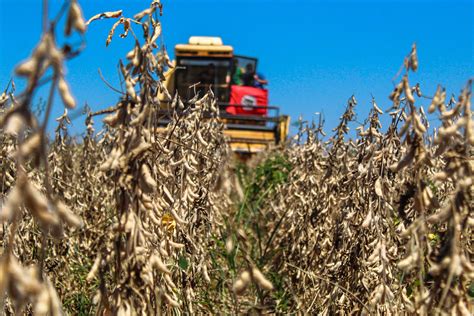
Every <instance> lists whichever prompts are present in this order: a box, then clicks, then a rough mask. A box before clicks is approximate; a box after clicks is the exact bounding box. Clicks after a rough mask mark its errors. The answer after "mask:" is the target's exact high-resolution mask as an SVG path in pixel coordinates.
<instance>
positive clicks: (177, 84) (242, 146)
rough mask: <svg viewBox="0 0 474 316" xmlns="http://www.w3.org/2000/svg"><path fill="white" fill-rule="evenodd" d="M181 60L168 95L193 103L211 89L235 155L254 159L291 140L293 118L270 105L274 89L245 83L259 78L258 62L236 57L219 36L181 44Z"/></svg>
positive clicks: (178, 50)
mask: <svg viewBox="0 0 474 316" xmlns="http://www.w3.org/2000/svg"><path fill="white" fill-rule="evenodd" d="M175 58H176V60H175V66H176V67H175V69H173V71H172V72H170V76H168V77H167V78H166V85H167V88H168V91H177V92H178V95H179V96H180V97H181V98H182V99H184V100H190V99H191V98H193V97H194V96H195V93H202V94H203V93H205V92H206V91H208V90H209V89H211V90H212V91H213V93H214V95H215V96H216V98H217V101H218V105H219V109H220V117H221V118H222V120H223V122H224V124H225V130H224V133H225V135H226V136H227V138H228V139H229V145H230V147H231V149H232V150H233V151H234V152H235V153H238V154H240V155H241V156H244V157H245V156H250V155H252V154H254V153H257V152H260V151H264V150H267V149H268V148H269V147H271V146H274V145H277V144H279V143H280V142H282V141H284V140H285V139H286V137H287V135H288V129H289V120H290V118H289V117H288V116H285V115H280V110H279V108H278V107H276V106H271V105H269V104H268V90H266V89H264V88H262V87H255V86H253V85H249V84H248V83H246V82H245V80H243V79H245V76H247V78H248V77H249V75H252V77H253V74H256V71H257V66H258V60H257V59H256V58H251V57H245V56H238V55H235V54H234V49H233V47H232V46H229V45H224V44H223V43H222V40H221V38H219V37H195V36H193V37H191V38H190V39H189V43H188V44H178V45H176V47H175ZM244 84H247V85H244Z"/></svg>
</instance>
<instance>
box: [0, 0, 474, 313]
mask: <svg viewBox="0 0 474 316" xmlns="http://www.w3.org/2000/svg"><path fill="white" fill-rule="evenodd" d="M161 9H162V7H161V4H160V2H159V1H157V0H155V1H153V3H152V4H151V6H150V7H149V8H147V9H146V10H144V11H143V12H140V13H138V14H137V15H135V16H134V17H133V18H128V17H124V16H123V15H122V12H121V11H117V12H107V13H103V14H100V15H97V16H95V17H93V18H92V19H91V20H89V22H87V23H86V22H85V20H84V18H83V16H82V13H81V9H80V7H79V4H78V3H77V1H74V0H72V1H70V2H66V4H65V7H64V10H63V11H62V13H61V14H59V15H58V17H57V19H59V18H62V15H64V18H65V19H66V29H65V30H59V29H57V27H56V25H57V22H58V21H57V20H53V21H50V23H45V29H44V34H43V36H42V39H41V41H40V43H38V45H37V47H36V48H35V49H34V50H33V52H32V54H31V57H30V58H29V59H28V60H27V61H25V62H24V63H22V64H21V65H19V66H18V67H17V68H16V74H17V75H18V76H21V77H23V78H25V79H26V81H27V85H26V89H25V91H22V92H20V93H16V91H15V89H14V86H12V85H9V86H8V87H7V88H6V90H5V92H4V93H3V94H2V95H1V98H0V114H1V118H0V127H1V128H2V129H1V134H0V157H1V159H0V170H1V172H0V190H1V191H0V197H1V199H2V201H3V202H2V207H1V213H0V219H1V221H2V222H3V225H2V228H1V235H2V239H1V241H0V242H1V245H2V247H3V251H2V256H1V259H0V291H1V292H0V300H1V301H2V302H3V306H4V308H3V311H4V313H6V314H20V313H34V314H35V315H50V314H51V315H61V314H63V313H68V314H71V315H89V314H97V315H115V314H117V315H138V314H140V315H155V314H181V313H184V314H241V313H251V314H252V313H254V314H258V313H291V314H338V313H340V314H351V313H356V314H414V313H417V314H421V315H427V314H453V315H457V314H462V315H471V314H472V313H473V312H474V307H473V305H474V303H473V296H474V283H473V277H474V265H473V264H474V263H473V259H474V257H473V256H474V254H473V251H474V249H473V236H474V235H473V234H472V231H473V227H474V214H473V199H472V196H473V193H474V192H473V185H472V181H473V178H474V174H473V167H474V165H473V157H472V152H473V151H472V146H473V145H474V126H473V124H474V123H473V120H472V114H471V98H472V96H471V89H472V82H471V81H469V82H468V83H467V85H466V87H465V88H464V89H463V90H462V92H461V93H460V95H459V97H458V98H457V99H455V98H454V97H453V98H451V100H448V99H446V92H445V90H444V89H443V88H442V87H439V89H438V91H437V92H436V94H435V95H434V96H433V97H427V96H424V95H422V94H421V91H420V86H419V85H416V86H411V85H410V83H409V77H408V76H409V73H410V72H411V71H416V70H417V65H418V61H417V59H416V47H415V46H414V47H413V49H412V51H411V53H410V54H409V55H408V56H407V58H406V59H405V62H404V71H403V72H404V74H403V76H402V78H401V80H400V83H399V84H397V85H396V87H395V89H394V91H393V92H392V93H391V94H390V99H391V101H392V102H393V104H392V107H391V109H389V110H388V111H387V113H388V114H387V115H390V117H391V119H392V120H391V124H390V126H388V127H387V128H386V129H385V131H382V126H381V124H380V121H379V117H380V116H381V115H383V114H384V111H382V110H381V109H380V108H379V107H378V106H377V105H376V103H375V100H374V101H373V109H372V110H371V112H370V115H369V117H368V118H367V120H366V122H365V124H364V125H363V126H360V128H358V131H357V137H356V138H355V139H351V140H348V136H347V133H348V132H349V124H350V123H351V122H353V120H354V115H355V107H356V103H357V102H356V100H355V98H354V97H352V98H350V99H349V101H348V105H347V108H346V111H345V112H344V114H343V115H342V117H341V119H340V123H339V125H338V126H337V127H336V128H335V129H334V130H333V135H332V136H331V137H329V138H328V137H325V134H324V131H323V126H322V124H321V122H320V123H319V124H315V123H310V124H308V123H304V122H302V121H300V122H299V132H298V134H297V135H296V136H295V137H294V138H293V139H292V141H291V142H289V143H288V144H286V145H285V146H284V147H282V148H277V149H274V150H272V151H271V152H268V153H266V154H265V156H263V157H258V161H254V166H253V167H252V166H250V165H247V166H243V165H240V164H238V163H235V162H233V161H232V159H231V154H230V153H229V151H228V148H227V146H226V144H225V139H224V136H223V133H222V129H223V126H222V124H221V123H220V121H219V119H218V109H217V107H216V101H215V99H214V98H213V95H212V93H211V92H209V93H208V94H207V95H205V96H204V97H203V98H199V99H198V98H195V99H193V100H191V101H189V102H186V104H183V101H182V100H180V99H179V98H178V97H177V96H171V95H170V94H169V92H168V91H166V89H165V88H164V87H163V86H162V84H161V81H162V79H163V76H164V72H165V71H166V70H167V69H168V67H169V66H170V65H169V59H168V57H167V54H166V51H165V50H164V49H162V48H161V47H159V46H158V45H157V44H156V41H157V39H158V38H159V36H160V32H161V26H160V23H159V21H158V17H159V15H160V14H161ZM101 18H113V19H116V21H117V23H116V24H115V25H114V27H113V30H112V31H111V32H110V34H109V36H108V38H107V44H109V43H110V41H111V40H112V38H113V36H114V30H115V29H116V28H117V26H119V25H120V24H121V25H122V26H123V28H124V33H123V34H122V35H121V37H126V36H127V35H128V32H129V31H130V33H131V34H132V35H131V36H133V37H135V41H134V46H133V47H132V49H131V51H130V53H129V54H128V55H127V58H126V61H125V62H120V64H119V68H120V73H121V76H122V78H121V86H122V87H123V92H121V94H122V96H121V97H120V99H119V100H118V101H117V104H116V105H115V106H114V107H113V108H110V109H107V110H103V111H100V112H96V113H92V112H91V111H90V110H88V109H86V112H87V113H86V121H85V124H86V130H87V133H86V135H85V136H84V137H83V138H82V139H78V138H72V137H70V136H69V135H68V133H67V129H68V124H70V119H69V117H68V112H67V109H68V108H73V107H74V106H75V101H74V98H73V97H72V95H71V92H70V91H69V88H68V85H67V83H66V81H65V77H64V63H65V61H67V60H68V59H70V58H73V57H75V56H76V55H77V54H78V53H79V52H80V50H81V49H82V47H78V48H76V47H72V46H69V45H68V44H63V45H61V46H60V45H59V44H57V41H56V38H57V33H58V32H63V33H64V36H65V37H66V42H67V38H68V36H70V35H71V34H72V33H75V32H77V33H84V32H85V31H86V28H87V25H88V24H89V23H90V22H92V21H94V20H97V19H101ZM93 23H101V22H100V21H96V22H93ZM61 36H62V33H61ZM79 58H80V57H79ZM45 84H48V85H50V87H51V88H50V91H51V92H50V95H49V98H48V100H47V102H46V106H45V115H44V117H43V120H42V121H39V119H38V118H37V115H35V114H34V111H33V109H32V103H33V100H34V95H35V92H36V91H37V89H38V88H39V87H40V86H42V85H45ZM55 90H58V91H59V94H60V96H61V98H62V101H63V103H64V105H65V107H66V109H65V111H64V115H62V116H61V117H60V118H58V119H57V121H58V123H57V129H56V133H55V137H54V139H53V138H51V139H50V138H48V137H47V135H46V129H47V124H48V121H49V116H50V112H51V106H52V103H53V96H54V91H55ZM163 96H164V97H165V98H166V99H167V100H169V102H168V104H169V107H168V109H167V110H168V111H169V115H170V116H171V117H172V119H171V121H170V122H169V124H168V125H167V126H166V128H165V129H163V130H158V129H157V126H158V125H157V122H158V120H159V119H160V113H162V112H160V111H161V110H163V108H162V104H161V105H160V102H159V98H160V97H163ZM420 98H430V99H431V105H430V107H429V109H428V111H429V112H437V113H438V114H439V123H438V125H439V128H435V129H434V132H429V131H430V128H429V126H428V120H427V118H426V115H425V112H424V110H423V108H422V107H420V106H417V103H419V102H418V100H419V99H420ZM99 114H107V115H106V116H105V118H104V119H103V121H104V123H105V124H104V126H103V127H101V130H100V131H98V132H96V131H95V127H94V126H95V125H94V122H93V118H94V117H96V116H97V115H99ZM204 116H206V118H205V119H204ZM209 117H210V118H209ZM326 139H328V140H327V141H325V140H326Z"/></svg>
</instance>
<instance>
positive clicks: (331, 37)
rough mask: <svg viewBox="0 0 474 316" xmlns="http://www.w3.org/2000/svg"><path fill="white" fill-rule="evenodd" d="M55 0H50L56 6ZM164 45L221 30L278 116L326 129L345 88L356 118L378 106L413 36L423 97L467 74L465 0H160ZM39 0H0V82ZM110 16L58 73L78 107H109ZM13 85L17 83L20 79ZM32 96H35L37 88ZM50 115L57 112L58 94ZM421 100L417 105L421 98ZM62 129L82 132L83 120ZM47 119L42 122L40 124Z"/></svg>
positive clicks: (471, 72) (107, 2)
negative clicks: (255, 72)
mask: <svg viewBox="0 0 474 316" xmlns="http://www.w3.org/2000/svg"><path fill="white" fill-rule="evenodd" d="M62 2H63V1H59V0H50V7H51V12H53V13H56V12H57V10H58V8H59V6H60V4H62ZM148 3H149V1H148V0H143V1H137V0H136V1H130V0H128V1H124V0H82V1H80V4H81V6H82V8H83V11H84V15H85V17H86V18H88V17H90V16H92V15H94V14H96V13H99V12H103V11H113V10H117V9H123V10H124V14H125V15H126V16H131V15H133V14H134V13H136V12H138V11H140V10H141V9H143V8H145V7H147V6H148ZM162 3H163V4H164V15H163V17H162V20H161V21H162V24H163V34H164V42H165V44H166V45H167V47H168V50H169V52H170V53H172V52H173V47H174V45H175V44H177V43H185V42H187V40H188V38H189V36H191V35H208V36H221V37H222V38H223V40H224V43H226V44H230V45H232V46H234V49H235V52H236V53H238V54H241V55H250V56H255V57H258V58H259V68H260V71H261V72H263V73H264V74H265V76H266V77H267V78H268V80H269V81H270V85H269V89H270V100H271V103H272V104H275V105H279V106H280V107H281V111H282V112H283V113H286V114H289V115H291V116H292V118H293V119H296V118H297V117H298V116H299V115H300V114H301V115H303V116H304V117H305V119H311V118H312V117H313V113H314V112H319V111H323V112H324V114H325V117H326V130H329V129H330V128H333V127H335V126H336V124H337V122H338V118H339V116H340V115H341V113H342V112H343V110H344V108H345V104H346V101H347V99H348V98H349V97H350V96H351V95H352V94H355V96H356V98H357V100H358V101H359V104H358V109H357V113H358V118H359V120H361V121H362V120H363V119H364V118H365V116H366V114H367V113H368V111H369V110H370V107H371V105H370V100H371V94H373V95H374V96H375V98H376V100H377V101H378V104H379V106H380V107H382V108H383V109H387V108H388V107H389V105H390V103H389V100H388V95H389V93H390V92H391V90H392V87H393V83H392V78H393V76H394V75H395V74H396V73H397V71H398V69H399V67H400V65H401V63H402V61H403V58H404V56H405V55H406V54H407V53H408V52H409V51H410V47H411V44H412V43H413V42H416V43H417V46H418V55H419V63H420V67H419V71H418V73H417V74H415V75H413V76H412V79H411V83H412V84H415V83H416V82H420V84H421V87H422V90H423V92H424V93H425V94H433V93H434V91H435V90H436V87H437V85H438V84H442V85H443V86H445V87H446V88H447V90H448V93H456V94H458V93H459V91H460V89H461V88H462V87H464V85H465V83H466V81H467V80H468V79H469V78H472V77H473V76H474V62H473V56H474V49H473V43H474V1H467V0H464V1H461V0H450V1H449V0H446V1H437V0H434V1H426V0H415V1H402V0H391V1H383V0H379V1H348V0H346V1H337V0H336V1H317V0H315V1H309V0H308V1H290V0H280V1H278V0H273V1H257V0H254V1H233V0H227V1H226V0H220V1H217V0H215V1H211V0H200V1H192V0H188V1H185V0H162ZM40 12H41V1H39V0H0V89H1V90H3V87H4V86H6V84H7V83H8V81H9V79H10V77H11V76H12V74H13V69H14V67H15V65H17V64H18V63H19V62H20V61H21V60H23V59H25V58H27V57H28V55H29V53H30V51H31V49H32V48H33V47H34V46H35V44H36V43H37V41H38V39H39V37H40V33H41V14H40ZM113 22H114V21H112V20H109V21H99V22H95V23H93V24H92V25H91V26H90V28H89V31H88V33H87V35H86V40H87V47H86V49H85V51H84V52H83V53H82V55H81V56H79V57H78V58H77V59H74V60H72V61H71V62H70V63H69V64H68V67H67V69H68V73H67V80H68V82H70V84H71V88H72V91H73V94H74V95H75V97H76V99H77V100H78V104H79V105H83V104H84V103H85V102H87V103H88V104H89V105H90V106H91V107H92V108H93V109H94V110H98V109H102V108H106V107H108V106H110V105H113V104H114V103H115V102H116V101H117V98H118V95H117V94H115V93H114V92H112V91H110V89H108V88H107V87H106V86H105V84H104V83H103V82H102V80H101V79H100V77H99V75H98V73H97V69H98V68H100V69H101V70H102V72H103V74H104V76H105V77H106V78H107V80H108V81H109V82H112V83H116V82H118V80H117V70H116V65H117V61H118V59H119V58H123V57H124V56H125V54H126V52H127V51H128V50H129V48H130V47H131V44H132V40H131V38H130V39H128V40H123V39H120V38H119V37H118V36H117V37H115V38H114V40H113V41H112V43H111V45H110V46H109V47H108V48H106V47H105V39H106V37H107V33H108V30H109V28H110V27H111V25H112V24H113ZM17 85H18V86H19V87H21V86H22V84H21V80H20V79H18V80H17ZM40 95H41V93H40ZM56 100H57V102H56V103H55V106H54V112H53V116H58V115H59V114H61V113H62V105H61V104H60V102H59V100H58V99H56ZM421 104H423V105H426V104H427V101H422V102H421ZM73 124H74V126H73V127H72V130H73V131H74V132H81V131H82V130H83V119H77V120H75V121H74V122H73ZM53 127H54V124H53V123H51V124H50V128H49V129H50V130H52V128H53Z"/></svg>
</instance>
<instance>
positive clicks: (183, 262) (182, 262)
mask: <svg viewBox="0 0 474 316" xmlns="http://www.w3.org/2000/svg"><path fill="white" fill-rule="evenodd" d="M178 266H179V267H180V268H181V270H183V271H186V270H187V269H188V267H189V262H188V260H186V258H185V257H184V256H181V257H179V259H178Z"/></svg>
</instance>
